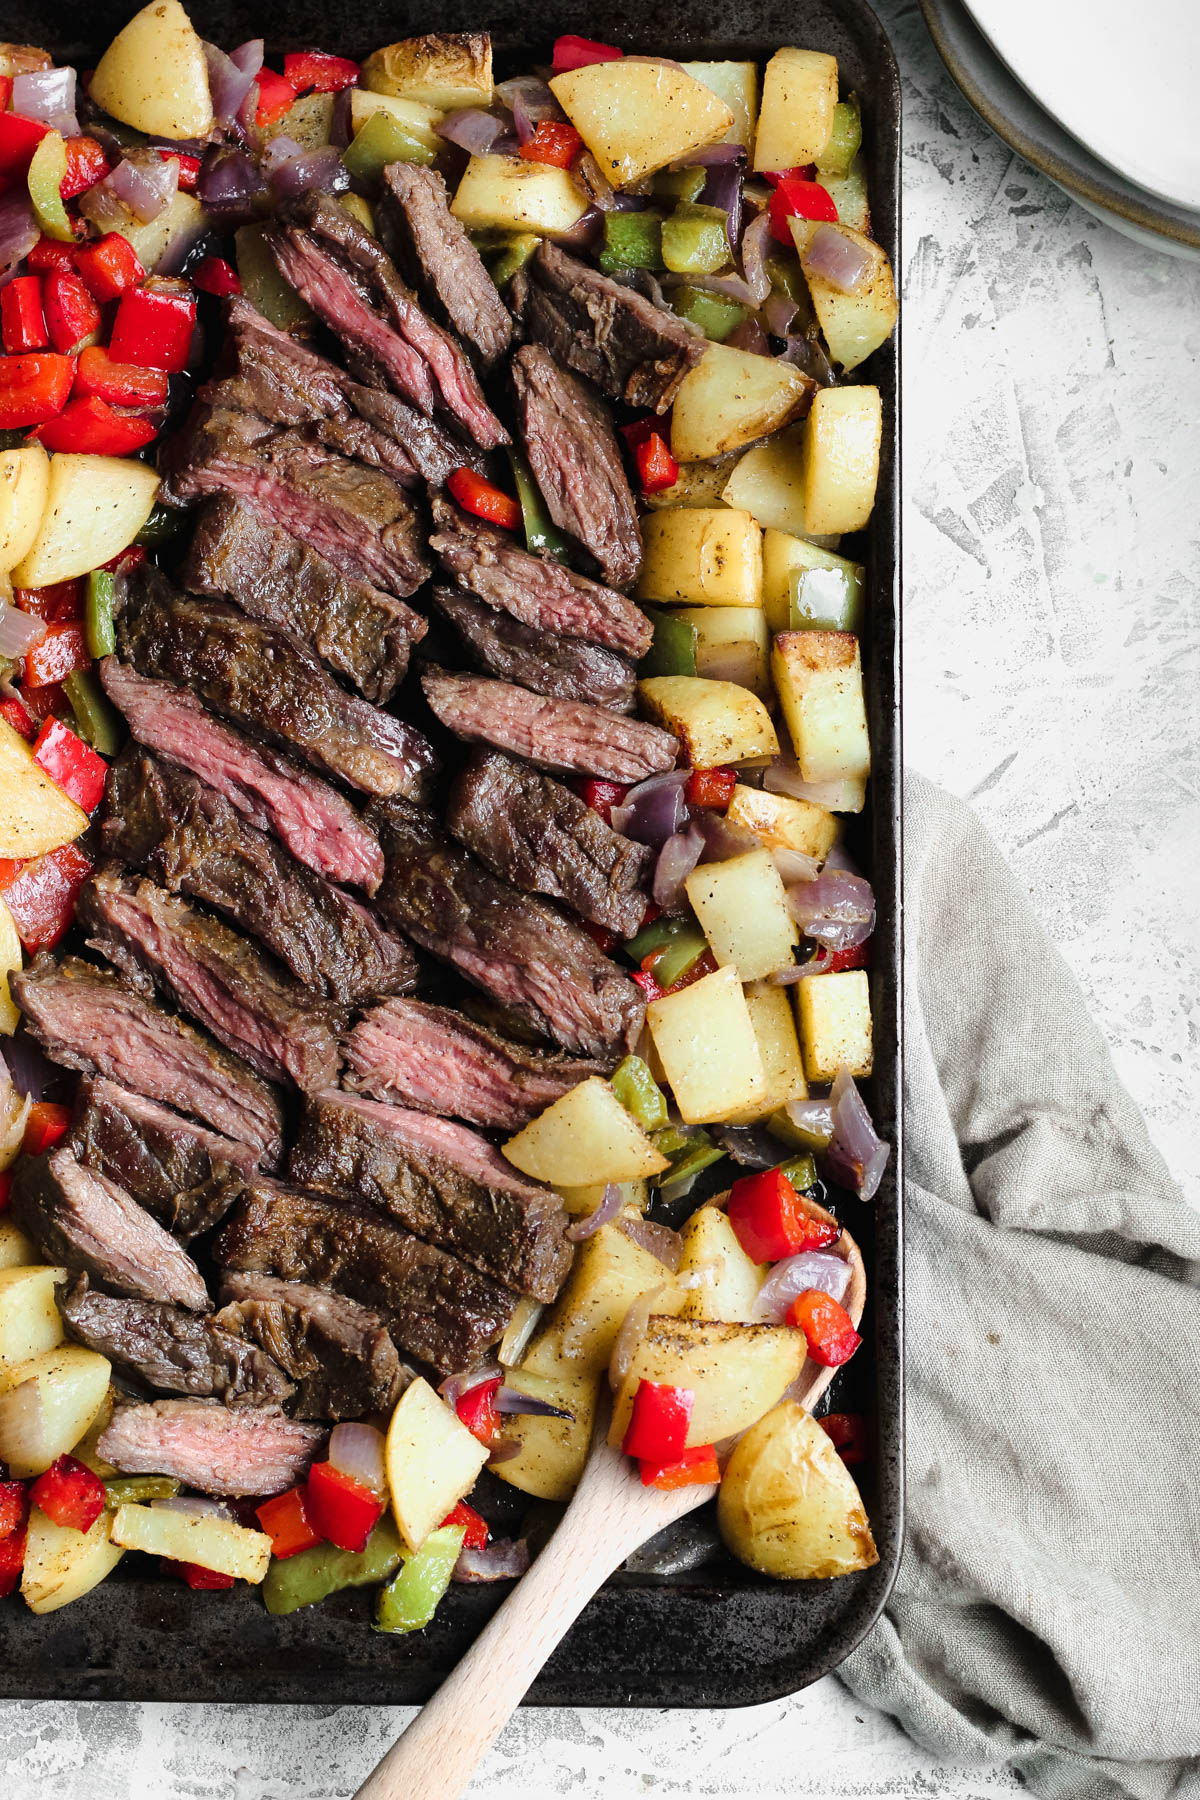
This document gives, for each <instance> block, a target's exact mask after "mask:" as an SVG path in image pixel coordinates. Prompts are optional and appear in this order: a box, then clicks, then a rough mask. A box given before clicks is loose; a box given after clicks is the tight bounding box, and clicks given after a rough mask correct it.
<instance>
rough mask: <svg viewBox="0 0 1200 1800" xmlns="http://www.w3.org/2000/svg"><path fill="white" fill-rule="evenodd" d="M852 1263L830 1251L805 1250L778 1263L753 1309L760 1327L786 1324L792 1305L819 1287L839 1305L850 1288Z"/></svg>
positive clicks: (754, 1318)
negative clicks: (812, 1289)
mask: <svg viewBox="0 0 1200 1800" xmlns="http://www.w3.org/2000/svg"><path fill="white" fill-rule="evenodd" d="M851 1273H852V1271H851V1268H850V1264H849V1263H848V1262H847V1261H846V1259H845V1257H842V1256H834V1255H833V1254H832V1252H831V1251H828V1250H802V1251H801V1252H800V1254H799V1256H789V1257H786V1258H785V1259H784V1261H783V1262H779V1263H776V1264H775V1267H774V1268H773V1269H772V1270H771V1272H770V1274H769V1275H768V1276H767V1279H766V1280H765V1281H764V1282H763V1284H762V1286H761V1287H760V1288H759V1290H758V1294H757V1295H756V1297H755V1301H754V1305H753V1306H752V1307H751V1309H750V1318H751V1322H752V1323H753V1324H756V1325H784V1324H786V1323H787V1316H788V1311H789V1309H790V1307H791V1305H792V1302H793V1301H794V1300H795V1299H796V1298H797V1297H798V1296H799V1295H800V1294H803V1293H806V1292H807V1291H808V1289H809V1288H819V1289H820V1291H821V1293H823V1294H828V1295H829V1296H830V1298H831V1299H833V1300H837V1301H838V1302H839V1303H840V1302H841V1301H842V1300H844V1299H845V1298H846V1290H847V1289H848V1288H849V1286H850V1276H851Z"/></svg>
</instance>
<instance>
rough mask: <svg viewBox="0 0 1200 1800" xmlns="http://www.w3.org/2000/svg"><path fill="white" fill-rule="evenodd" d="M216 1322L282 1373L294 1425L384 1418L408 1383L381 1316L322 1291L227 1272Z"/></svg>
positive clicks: (408, 1375) (406, 1369)
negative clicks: (289, 1386) (291, 1397)
mask: <svg viewBox="0 0 1200 1800" xmlns="http://www.w3.org/2000/svg"><path fill="white" fill-rule="evenodd" d="M217 1323H218V1325H222V1326H223V1327H224V1328H225V1330H226V1331H231V1332H234V1333H236V1334H237V1336H239V1337H241V1338H246V1339H248V1340H249V1341H250V1342H252V1343H255V1344H258V1345H259V1347H260V1348H261V1349H262V1350H265V1351H266V1353H267V1355H268V1356H270V1357H272V1358H273V1359H274V1360H275V1362H277V1363H278V1364H279V1367H280V1368H281V1369H285V1370H286V1371H287V1373H288V1374H289V1375H290V1376H291V1377H292V1380H293V1381H294V1382H295V1384H296V1393H295V1401H294V1411H295V1413H296V1416H297V1418H300V1419H361V1418H362V1416H363V1414H364V1413H371V1412H387V1411H390V1410H391V1408H392V1407H393V1406H394V1405H395V1404H396V1401H397V1400H398V1399H399V1398H400V1396H401V1394H402V1393H403V1392H404V1390H405V1388H406V1387H407V1386H408V1384H409V1382H410V1381H411V1380H412V1378H413V1371H412V1370H411V1369H410V1368H409V1367H408V1365H407V1364H406V1363H402V1362H401V1361H400V1358H399V1357H398V1356H397V1354H396V1346H395V1344H393V1342H392V1340H391V1338H390V1337H389V1336H388V1328H387V1320H386V1319H385V1318H384V1316H383V1314H382V1313H377V1312H372V1311H371V1310H370V1308H369V1307H366V1306H360V1305H359V1304H358V1302H357V1300H347V1299H346V1297H345V1295H344V1294H334V1293H331V1292H330V1290H329V1289H328V1288H319V1287H310V1286H308V1284H307V1283H305V1282H300V1281H278V1280H277V1279H276V1278H275V1277H274V1276H273V1275H238V1274H235V1273H234V1272H233V1271H232V1270H227V1271H226V1274H225V1279H224V1281H223V1282H222V1284H221V1311H220V1312H219V1313H218V1314H217Z"/></svg>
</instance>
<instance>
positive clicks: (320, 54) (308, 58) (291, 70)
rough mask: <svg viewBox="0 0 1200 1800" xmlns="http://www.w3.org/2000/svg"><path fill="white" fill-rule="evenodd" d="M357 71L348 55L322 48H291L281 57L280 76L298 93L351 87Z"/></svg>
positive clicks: (358, 70)
mask: <svg viewBox="0 0 1200 1800" xmlns="http://www.w3.org/2000/svg"><path fill="white" fill-rule="evenodd" d="M360 73H361V70H360V69H359V66H358V64H357V63H356V62H351V60H350V58H349V57H348V56H330V55H329V54H328V52H326V51H324V50H293V51H291V52H290V53H289V54H288V55H287V56H285V57H284V59H283V79H284V80H285V81H286V82H287V84H288V86H289V87H291V88H292V89H293V90H294V91H295V92H296V93H297V94H307V93H308V92H309V91H310V90H312V91H314V92H316V93H318V94H336V93H339V92H340V91H341V89H342V88H348V87H353V86H354V84H355V82H356V81H357V80H358V77H359V75H360Z"/></svg>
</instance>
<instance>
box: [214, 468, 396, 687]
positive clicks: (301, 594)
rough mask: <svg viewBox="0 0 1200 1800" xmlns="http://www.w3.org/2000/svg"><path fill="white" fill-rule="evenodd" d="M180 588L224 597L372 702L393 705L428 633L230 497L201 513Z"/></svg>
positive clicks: (385, 598)
mask: <svg viewBox="0 0 1200 1800" xmlns="http://www.w3.org/2000/svg"><path fill="white" fill-rule="evenodd" d="M182 580H183V585H184V586H185V587H187V588H190V589H191V590H192V592H193V593H195V594H215V595H223V596H227V597H228V598H229V599H230V600H233V601H236V603H237V605H238V606H240V607H241V609H242V611H243V612H245V613H249V615H250V617H251V618H252V619H257V620H258V621H259V622H260V623H261V624H264V625H278V626H280V627H281V628H282V629H283V630H285V631H290V632H291V633H292V635H293V636H294V637H297V638H299V639H300V641H301V643H303V644H307V645H308V647H309V648H310V649H311V650H312V651H313V652H314V653H315V654H316V655H317V656H319V657H320V658H321V661H322V662H324V663H326V664H327V665H328V667H329V668H331V669H333V670H334V671H335V672H336V673H337V674H338V675H344V676H345V678H346V680H347V681H351V682H353V684H354V686H355V687H356V688H358V690H359V691H360V693H363V694H365V695H366V697H367V699H368V700H386V699H388V697H389V696H390V695H391V693H392V692H393V691H394V689H395V687H396V685H397V683H398V682H399V681H400V680H401V679H402V678H403V675H404V671H405V670H406V669H407V667H408V653H409V650H410V649H411V647H412V645H413V644H416V643H419V642H420V640H421V639H422V638H423V637H424V636H425V633H426V631H427V630H428V629H429V627H428V624H427V622H426V620H425V619H423V618H422V617H421V614H420V613H418V612H414V611H413V609H412V607H411V606H406V605H405V603H404V601H403V600H397V599H395V598H394V597H393V595H391V594H385V593H382V592H381V591H380V589H379V588H374V587H372V586H371V585H370V584H369V582H365V581H357V580H355V578H354V577H353V576H349V575H343V574H341V573H340V572H339V571H338V570H337V569H335V568H334V566H333V564H332V563H330V562H327V561H326V560H325V558H324V557H323V556H322V555H321V554H320V552H319V551H317V550H312V549H310V548H309V546H308V545H307V544H302V543H299V542H298V541H297V540H296V539H295V538H294V537H292V535H291V534H290V533H289V532H286V531H281V530H280V528H279V526H278V525H271V524H269V523H268V522H267V521H266V520H265V519H263V518H260V517H259V515H258V514H257V513H256V512H255V511H254V510H253V508H251V507H249V506H247V505H246V503H245V502H244V501H242V500H237V499H235V498H234V497H233V495H231V494H223V495H222V496H221V497H220V498H219V499H215V500H210V501H209V502H208V504H207V505H206V506H205V507H204V509H203V511H202V512H201V514H200V519H199V522H198V524H197V526H196V530H195V532H194V534H193V537H192V542H191V548H190V549H189V551H188V555H187V560H186V561H185V563H184V566H183V571H182Z"/></svg>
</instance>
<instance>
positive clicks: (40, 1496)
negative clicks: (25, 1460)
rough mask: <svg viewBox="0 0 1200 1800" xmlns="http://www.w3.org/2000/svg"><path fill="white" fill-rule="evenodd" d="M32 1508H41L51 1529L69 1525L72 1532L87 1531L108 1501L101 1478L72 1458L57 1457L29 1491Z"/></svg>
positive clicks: (85, 1465)
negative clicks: (52, 1526)
mask: <svg viewBox="0 0 1200 1800" xmlns="http://www.w3.org/2000/svg"><path fill="white" fill-rule="evenodd" d="M29 1498H30V1500H31V1501H32V1502H33V1504H34V1506H40V1507H41V1509H42V1511H43V1512H44V1513H45V1515H46V1517H47V1518H48V1519H49V1520H50V1523H51V1524H52V1525H69V1526H70V1527H71V1529H72V1530H73V1531H90V1530H91V1529H92V1526H93V1525H94V1524H95V1523H96V1520H97V1519H98V1518H99V1517H100V1514H101V1513H102V1512H103V1511H104V1502H105V1500H106V1498H107V1496H106V1494H105V1491H104V1483H103V1482H102V1481H101V1479H100V1477H99V1476H98V1475H96V1474H94V1473H93V1472H92V1470H91V1469H89V1468H88V1466H87V1464H86V1463H81V1462H79V1461H78V1460H77V1459H76V1458H75V1457H74V1456H60V1457H59V1458H58V1459H57V1461H55V1462H52V1463H51V1464H50V1467H49V1468H48V1469H47V1470H46V1472H45V1474H44V1475H39V1476H38V1478H37V1480H36V1481H35V1482H34V1484H33V1486H32V1487H31V1488H30V1490H29Z"/></svg>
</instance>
